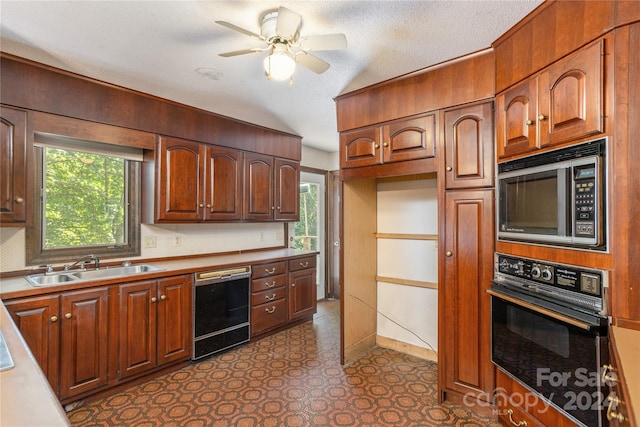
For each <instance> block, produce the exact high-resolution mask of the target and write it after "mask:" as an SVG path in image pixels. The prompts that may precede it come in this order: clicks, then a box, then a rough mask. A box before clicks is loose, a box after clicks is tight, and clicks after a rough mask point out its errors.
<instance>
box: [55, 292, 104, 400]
mask: <svg viewBox="0 0 640 427" xmlns="http://www.w3.org/2000/svg"><path fill="white" fill-rule="evenodd" d="M107 301H108V291H107V289H106V288H101V289H96V290H93V289H92V290H89V291H78V292H70V293H67V294H63V295H62V296H61V301H60V304H61V314H62V319H61V321H62V334H61V337H62V338H61V339H62V341H61V346H60V349H61V355H60V360H61V368H60V369H61V376H60V398H61V399H65V398H68V397H71V396H75V395H77V394H80V393H84V392H87V391H91V390H93V389H96V388H98V387H101V386H103V385H106V384H107V356H108V354H107V322H108V313H107Z"/></svg>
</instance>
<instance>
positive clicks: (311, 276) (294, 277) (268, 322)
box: [251, 255, 317, 338]
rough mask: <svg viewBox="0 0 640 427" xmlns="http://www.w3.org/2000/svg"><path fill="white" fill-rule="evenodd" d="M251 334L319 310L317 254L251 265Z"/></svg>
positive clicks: (273, 327)
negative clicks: (317, 308)
mask: <svg viewBox="0 0 640 427" xmlns="http://www.w3.org/2000/svg"><path fill="white" fill-rule="evenodd" d="M251 271H252V273H251V337H252V338H254V337H256V336H259V335H262V334H264V333H266V332H269V331H271V330H275V329H276V328H280V327H283V326H285V325H286V324H287V322H293V321H296V320H300V319H304V318H305V317H308V316H313V314H314V313H315V312H316V305H317V301H316V300H317V296H316V256H315V255H312V256H307V257H302V258H295V259H291V260H288V261H278V262H272V263H268V264H257V265H254V266H252V269H251Z"/></svg>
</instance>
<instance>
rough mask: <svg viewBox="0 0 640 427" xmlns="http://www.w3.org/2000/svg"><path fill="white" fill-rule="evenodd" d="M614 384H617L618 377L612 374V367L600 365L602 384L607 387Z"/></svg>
mask: <svg viewBox="0 0 640 427" xmlns="http://www.w3.org/2000/svg"><path fill="white" fill-rule="evenodd" d="M607 371H608V372H610V374H608V373H607ZM611 374H613V375H611ZM616 382H618V377H617V376H616V374H615V373H614V372H613V366H611V365H602V383H604V384H607V385H613V384H614V383H616Z"/></svg>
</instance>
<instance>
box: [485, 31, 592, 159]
mask: <svg viewBox="0 0 640 427" xmlns="http://www.w3.org/2000/svg"><path fill="white" fill-rule="evenodd" d="M604 43H605V42H604V40H600V41H598V42H596V43H594V44H592V45H590V46H588V47H586V48H584V49H581V50H580V51H578V52H576V53H574V54H573V55H571V56H569V57H567V58H566V59H564V60H562V61H559V62H557V63H555V64H553V65H551V66H550V67H548V68H547V69H546V70H544V71H542V72H540V73H539V74H538V75H536V76H534V77H532V78H531V79H529V80H527V81H525V82H523V83H520V84H519V85H517V86H515V87H513V88H512V89H509V90H507V91H505V92H503V93H502V94H500V95H499V96H498V97H497V98H496V102H497V129H498V138H497V145H498V157H499V158H501V159H502V158H507V157H510V156H514V155H519V154H525V153H527V152H530V151H534V150H537V149H540V148H545V147H549V146H553V145H556V144H562V143H566V142H570V141H573V140H578V139H580V138H584V137H588V136H590V135H595V134H598V133H602V132H604V60H603V55H604V47H605V46H604Z"/></svg>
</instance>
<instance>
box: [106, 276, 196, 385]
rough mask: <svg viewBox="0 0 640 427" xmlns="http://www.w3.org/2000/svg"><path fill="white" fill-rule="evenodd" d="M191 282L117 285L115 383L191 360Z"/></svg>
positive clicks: (174, 279) (184, 278)
mask: <svg viewBox="0 0 640 427" xmlns="http://www.w3.org/2000/svg"><path fill="white" fill-rule="evenodd" d="M191 291H192V290H191V279H190V276H188V275H184V276H176V277H169V278H165V279H159V280H157V281H156V280H148V281H143V282H136V283H126V284H122V285H119V292H118V294H119V316H118V318H119V323H120V325H119V340H118V341H119V348H120V350H119V355H118V358H119V368H118V379H125V378H128V377H133V376H136V375H139V374H142V373H146V372H148V371H150V370H152V369H155V368H157V367H160V366H162V365H164V364H167V363H170V362H175V361H179V360H187V359H189V358H190V356H191V342H192V339H191V327H190V325H191Z"/></svg>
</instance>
